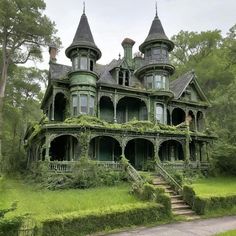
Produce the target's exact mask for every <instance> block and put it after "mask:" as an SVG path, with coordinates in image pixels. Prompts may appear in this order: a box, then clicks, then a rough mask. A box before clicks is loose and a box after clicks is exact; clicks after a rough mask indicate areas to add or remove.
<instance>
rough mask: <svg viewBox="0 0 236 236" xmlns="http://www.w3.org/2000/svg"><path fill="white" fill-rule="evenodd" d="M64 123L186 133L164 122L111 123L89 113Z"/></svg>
mask: <svg viewBox="0 0 236 236" xmlns="http://www.w3.org/2000/svg"><path fill="white" fill-rule="evenodd" d="M64 124H69V125H72V124H77V125H80V126H81V127H84V128H86V127H99V128H106V129H118V130H126V131H136V132H139V133H144V132H163V133H180V134H185V133H186V132H185V131H184V130H181V129H179V128H177V127H175V126H169V125H164V124H155V123H153V122H151V121H139V120H136V119H133V120H131V121H129V122H126V123H124V124H111V123H108V122H106V121H103V120H100V119H98V118H97V117H93V116H89V115H80V116H78V117H76V118H75V117H73V118H68V119H66V120H65V121H64Z"/></svg>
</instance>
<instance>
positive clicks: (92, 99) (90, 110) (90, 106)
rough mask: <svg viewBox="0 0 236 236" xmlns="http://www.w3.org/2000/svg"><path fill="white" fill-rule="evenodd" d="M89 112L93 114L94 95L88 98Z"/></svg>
mask: <svg viewBox="0 0 236 236" xmlns="http://www.w3.org/2000/svg"><path fill="white" fill-rule="evenodd" d="M89 114H90V115H94V96H91V97H90V99H89Z"/></svg>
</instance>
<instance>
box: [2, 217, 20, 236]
mask: <svg viewBox="0 0 236 236" xmlns="http://www.w3.org/2000/svg"><path fill="white" fill-rule="evenodd" d="M21 224H22V218H21V217H15V218H13V219H0V236H6V235H7V236H17V235H18V231H19V229H20V227H21Z"/></svg>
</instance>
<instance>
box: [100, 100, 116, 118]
mask: <svg viewBox="0 0 236 236" xmlns="http://www.w3.org/2000/svg"><path fill="white" fill-rule="evenodd" d="M99 109H100V118H101V119H102V120H105V121H107V122H113V121H114V107H113V103H112V101H111V99H110V98H109V97H101V99H100V103H99Z"/></svg>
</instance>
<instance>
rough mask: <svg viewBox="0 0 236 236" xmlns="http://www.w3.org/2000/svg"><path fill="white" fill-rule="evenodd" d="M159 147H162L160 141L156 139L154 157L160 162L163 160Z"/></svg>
mask: <svg viewBox="0 0 236 236" xmlns="http://www.w3.org/2000/svg"><path fill="white" fill-rule="evenodd" d="M159 148H160V143H159V141H158V140H157V139H156V140H155V142H154V159H155V161H157V162H158V163H160V162H161V160H160V157H159Z"/></svg>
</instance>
